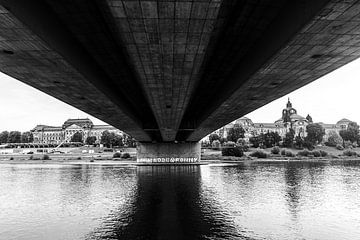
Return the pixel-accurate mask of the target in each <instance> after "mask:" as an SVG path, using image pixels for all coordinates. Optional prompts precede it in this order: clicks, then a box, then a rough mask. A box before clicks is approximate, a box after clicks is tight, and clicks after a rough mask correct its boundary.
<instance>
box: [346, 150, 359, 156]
mask: <svg viewBox="0 0 360 240" xmlns="http://www.w3.org/2000/svg"><path fill="white" fill-rule="evenodd" d="M343 155H344V156H348V157H356V156H357V154H356V152H354V151H351V150H346V151H344V152H343Z"/></svg>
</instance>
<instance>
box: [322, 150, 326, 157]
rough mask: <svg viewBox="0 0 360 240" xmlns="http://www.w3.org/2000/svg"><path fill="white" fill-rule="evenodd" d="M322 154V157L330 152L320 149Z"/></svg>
mask: <svg viewBox="0 0 360 240" xmlns="http://www.w3.org/2000/svg"><path fill="white" fill-rule="evenodd" d="M320 154H321V156H322V157H326V156H327V155H328V153H327V152H326V151H323V150H320Z"/></svg>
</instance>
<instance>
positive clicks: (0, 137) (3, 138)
mask: <svg viewBox="0 0 360 240" xmlns="http://www.w3.org/2000/svg"><path fill="white" fill-rule="evenodd" d="M8 138H9V132H8V131H3V132H1V133H0V143H7V142H8Z"/></svg>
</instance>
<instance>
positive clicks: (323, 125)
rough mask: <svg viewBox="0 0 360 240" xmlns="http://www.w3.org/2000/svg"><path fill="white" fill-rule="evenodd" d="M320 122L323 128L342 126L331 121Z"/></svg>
mask: <svg viewBox="0 0 360 240" xmlns="http://www.w3.org/2000/svg"><path fill="white" fill-rule="evenodd" d="M318 124H320V125H321V126H322V127H323V128H325V129H331V128H340V127H339V126H338V125H336V124H331V123H322V122H320V123H318Z"/></svg>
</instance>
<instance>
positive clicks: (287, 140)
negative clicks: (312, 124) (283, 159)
mask: <svg viewBox="0 0 360 240" xmlns="http://www.w3.org/2000/svg"><path fill="white" fill-rule="evenodd" d="M294 136H295V131H294V130H293V129H292V128H290V129H289V131H288V132H287V133H286V134H285V137H284V139H283V145H284V147H288V148H289V147H292V145H293V142H294Z"/></svg>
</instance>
